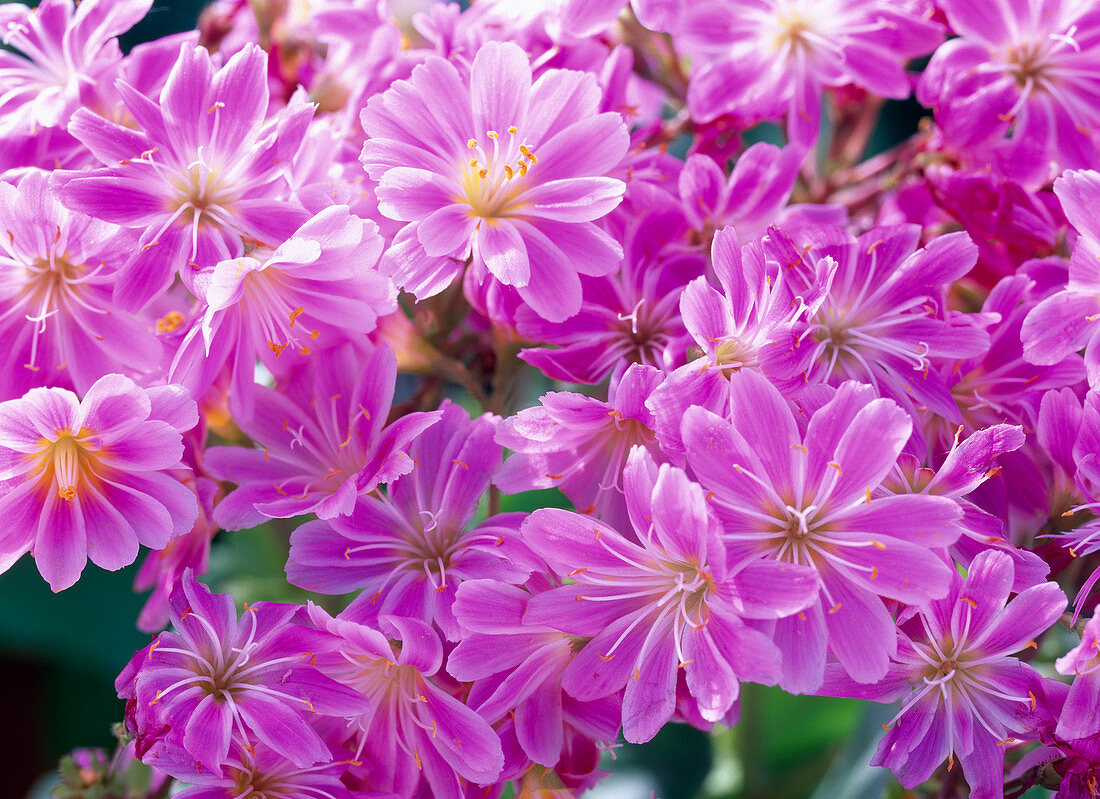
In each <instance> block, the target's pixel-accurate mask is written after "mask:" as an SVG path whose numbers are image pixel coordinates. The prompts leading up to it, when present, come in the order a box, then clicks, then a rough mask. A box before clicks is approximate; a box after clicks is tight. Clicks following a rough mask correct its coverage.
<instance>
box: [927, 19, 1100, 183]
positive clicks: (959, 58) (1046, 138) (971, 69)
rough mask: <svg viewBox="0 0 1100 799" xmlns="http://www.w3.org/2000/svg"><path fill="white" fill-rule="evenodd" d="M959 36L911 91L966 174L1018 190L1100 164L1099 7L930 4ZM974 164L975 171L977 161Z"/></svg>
mask: <svg viewBox="0 0 1100 799" xmlns="http://www.w3.org/2000/svg"><path fill="white" fill-rule="evenodd" d="M939 6H940V8H941V9H943V11H944V13H945V14H946V16H947V19H948V21H949V22H950V24H951V27H952V29H953V30H955V31H956V32H957V33H958V34H959V38H957V39H953V40H951V41H950V42H948V43H947V44H945V45H943V47H941V48H940V49H939V50H937V51H936V54H935V55H934V56H933V57H932V60H931V62H930V63H929V65H928V67H927V69H926V70H925V72H924V75H923V76H922V79H921V84H920V87H919V89H918V96H919V97H920V100H921V102H922V103H923V104H924V105H927V106H931V107H932V108H934V109H935V111H936V121H937V122H938V123H939V124H940V126H941V127H942V128H943V129H944V131H945V133H946V134H947V137H948V139H949V140H950V141H951V142H952V143H954V144H956V145H957V146H958V147H959V148H961V149H963V150H964V151H967V152H968V154H970V155H971V156H972V158H973V160H975V161H976V163H975V166H984V165H986V164H991V165H993V166H995V167H997V168H998V171H1000V172H1002V173H1007V174H1009V175H1010V176H1014V177H1016V178H1017V179H1019V180H1022V181H1024V182H1027V183H1035V184H1042V183H1044V182H1046V181H1047V180H1049V179H1050V178H1052V177H1054V175H1055V174H1057V171H1060V170H1062V169H1066V168H1070V169H1082V168H1093V169H1095V168H1097V167H1098V166H1100V154H1098V152H1097V149H1096V145H1095V140H1094V139H1093V136H1092V133H1093V131H1095V130H1096V129H1097V128H1098V127H1100V110H1098V108H1097V103H1096V98H1097V91H1098V89H1100V9H1097V8H1096V6H1095V5H1094V4H1092V3H1088V2H1063V1H1062V0H1059V1H1058V2H1047V3H1042V4H1040V5H1036V4H1035V3H1034V2H1031V0H996V2H993V3H975V2H972V0H940V2H939ZM983 162H984V163H983Z"/></svg>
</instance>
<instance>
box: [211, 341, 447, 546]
mask: <svg viewBox="0 0 1100 799" xmlns="http://www.w3.org/2000/svg"><path fill="white" fill-rule="evenodd" d="M396 378H397V359H396V357H395V356H394V353H393V350H391V349H390V348H389V347H386V346H379V347H375V348H373V349H371V350H370V351H369V352H368V353H367V354H366V355H365V356H364V355H362V354H361V353H360V352H358V351H357V350H356V348H354V347H353V346H352V345H351V344H346V345H344V346H342V347H339V348H337V349H334V350H329V351H327V352H325V353H324V354H323V355H318V357H316V358H312V359H310V360H309V361H308V362H307V363H306V365H305V366H304V367H302V368H301V369H299V370H298V371H297V372H296V373H292V374H291V375H290V376H289V379H288V380H287V382H286V384H285V385H284V386H283V387H282V391H281V392H280V391H276V390H275V389H270V388H266V387H263V386H258V387H257V388H256V396H257V403H256V414H255V415H254V416H253V418H252V420H251V421H250V422H249V423H247V424H245V425H244V431H245V432H246V433H248V434H249V435H250V436H251V437H252V438H253V439H254V440H255V441H256V442H257V443H259V444H262V445H263V448H262V449H255V448H246V447H212V448H210V449H208V450H207V452H206V465H207V467H208V468H209V469H210V472H211V474H213V475H214V476H215V477H217V478H218V479H221V480H229V481H230V482H233V483H236V484H237V485H238V488H237V489H236V490H235V491H232V492H230V493H229V494H228V495H227V496H226V497H225V499H223V500H222V501H221V502H219V503H218V505H217V507H216V508H214V521H216V522H217V523H218V524H220V525H221V526H222V527H223V528H224V529H227V530H241V529H244V528H246V527H254V526H256V525H257V524H260V523H261V522H262V521H264V520H265V519H269V518H275V519H289V518H291V517H293V516H300V515H302V514H305V513H316V514H317V515H318V516H319V517H320V518H322V519H331V518H333V517H334V516H344V515H347V514H349V513H351V512H352V509H353V508H354V507H355V500H356V497H358V496H360V495H362V494H368V493H370V492H371V491H373V490H374V489H375V487H376V486H377V485H378V484H379V483H387V482H389V481H390V480H393V479H394V478H397V477H399V476H401V475H403V474H405V473H407V472H409V471H411V470H412V468H413V462H412V458H410V457H409V456H408V453H407V450H408V446H409V444H410V443H411V441H412V440H413V439H414V438H415V437H416V435H417V434H419V433H420V432H422V431H423V430H425V429H426V428H428V427H430V426H431V425H433V424H435V422H436V421H437V420H438V419H439V416H440V412H439V411H433V412H431V413H410V414H406V415H405V416H402V417H401V418H400V419H398V420H397V421H395V422H394V423H393V424H391V425H388V426H387V425H386V417H387V416H388V415H389V412H390V403H391V401H392V399H393V390H394V381H395V380H396Z"/></svg>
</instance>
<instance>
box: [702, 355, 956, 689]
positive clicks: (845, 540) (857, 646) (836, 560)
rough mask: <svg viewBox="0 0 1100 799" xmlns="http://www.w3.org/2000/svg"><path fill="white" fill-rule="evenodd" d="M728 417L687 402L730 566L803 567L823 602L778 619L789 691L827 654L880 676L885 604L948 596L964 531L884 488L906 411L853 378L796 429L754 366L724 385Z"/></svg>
mask: <svg viewBox="0 0 1100 799" xmlns="http://www.w3.org/2000/svg"><path fill="white" fill-rule="evenodd" d="M730 415H731V418H732V421H727V420H725V419H723V418H721V417H719V416H717V415H715V414H713V413H711V412H710V411H707V410H705V409H703V408H689V409H688V411H687V413H686V414H685V416H684V420H683V425H682V431H683V440H684V444H685V445H686V447H687V463H688V466H689V467H690V468H691V470H692V472H693V474H694V475H695V476H696V478H697V479H698V480H699V482H700V483H701V484H702V485H703V487H704V488H705V489H707V490H708V491H711V492H713V497H712V498H711V501H710V503H709V504H710V506H711V507H712V508H713V509H714V511H715V513H716V515H717V516H718V518H719V519H720V520H721V521H722V524H723V528H724V530H723V540H724V541H725V545H726V550H727V557H728V558H729V560H730V562H731V563H732V564H738V563H742V562H744V561H746V560H754V559H756V558H760V557H767V558H772V559H775V560H779V561H783V562H788V563H794V564H799V565H802V566H809V567H811V568H812V569H814V570H815V571H816V572H817V576H818V579H819V580H820V594H819V596H818V598H817V600H816V601H815V602H814V603H813V604H812V605H811V606H810V607H808V608H807V609H806V610H805V612H803V613H799V614H798V615H797V616H790V617H788V618H785V619H780V620H779V621H778V622H777V623H776V631H775V635H776V643H777V644H778V645H779V649H780V650H781V651H782V652H783V656H784V661H783V668H784V674H783V679H782V680H781V681H780V685H782V686H783V687H784V688H785V689H786V690H789V691H792V692H795V691H812V690H814V689H816V688H817V686H818V685H820V684H821V680H822V675H823V673H824V668H825V653H826V647H828V649H829V650H830V651H831V652H832V653H833V654H834V655H835V656H836V657H837V659H838V660H839V661H840V663H841V664H842V666H843V667H844V668H845V669H846V670H847V672H848V674H850V675H851V676H852V677H853V678H854V679H855V680H856V681H857V682H868V683H870V682H875V681H877V680H879V679H881V678H882V677H883V676H884V675H885V674H886V669H887V665H888V663H889V658H890V655H892V654H893V653H894V650H895V646H896V638H897V630H896V627H895V624H894V619H893V618H892V616H891V613H890V611H889V610H888V609H887V607H886V605H885V603H884V602H883V599H884V598H888V599H894V600H898V601H901V602H908V603H918V604H919V603H923V602H926V601H928V600H929V599H933V598H939V597H942V596H944V594H946V593H947V591H948V589H949V588H950V585H951V574H952V573H953V569H952V568H951V566H950V565H948V563H947V562H946V560H945V556H944V554H943V553H942V550H943V549H945V548H946V547H949V546H951V545H952V544H954V543H955V541H956V540H957V539H958V537H959V532H960V531H959V528H958V527H957V525H956V524H955V523H956V521H957V520H958V518H959V516H960V515H961V511H960V509H959V506H958V505H957V504H956V503H955V502H954V500H952V499H949V498H948V497H937V496H931V495H926V494H910V495H906V496H900V495H892V496H881V495H879V494H878V488H879V486H880V485H881V483H882V481H883V480H884V478H886V476H887V475H888V474H889V473H890V471H891V469H892V468H893V467H894V464H895V462H896V461H897V459H898V455H899V454H900V453H901V449H902V446H903V445H904V444H905V442H906V440H907V439H908V438H909V434H910V431H911V430H912V423H911V421H910V420H909V417H908V415H907V414H906V413H905V411H904V410H902V409H901V408H900V407H898V405H897V404H896V403H894V402H891V401H890V400H888V399H882V398H879V399H876V398H875V397H874V391H873V390H872V389H871V387H870V386H865V385H860V384H858V383H856V382H854V381H849V382H847V383H844V384H842V385H841V386H840V388H839V389H838V390H837V391H836V393H835V395H834V396H833V398H832V399H831V400H830V401H829V402H828V403H826V404H825V405H823V406H822V407H820V408H819V409H818V410H817V411H816V412H815V413H814V414H813V416H812V417H811V418H810V420H809V422H808V424H807V425H806V427H805V428H804V429H802V428H801V427H800V424H799V420H798V419H797V418H796V415H795V412H794V411H793V410H792V408H791V406H790V404H789V403H788V402H787V401H786V400H784V399H783V397H782V396H781V395H780V394H779V392H778V391H777V390H776V389H775V387H774V386H772V385H771V384H770V383H769V382H768V380H767V379H766V378H765V377H764V376H763V375H761V374H760V373H759V372H756V371H753V370H742V371H740V372H738V373H736V374H734V375H732V376H731V377H730Z"/></svg>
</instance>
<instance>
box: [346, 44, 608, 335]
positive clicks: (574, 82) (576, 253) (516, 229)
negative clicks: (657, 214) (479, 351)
mask: <svg viewBox="0 0 1100 799" xmlns="http://www.w3.org/2000/svg"><path fill="white" fill-rule="evenodd" d="M599 102H600V90H599V87H598V85H597V84H596V81H595V78H594V77H593V76H592V75H587V74H585V73H582V72H574V71H571V70H549V71H547V72H545V73H544V74H543V75H542V76H540V77H539V79H538V80H536V81H534V82H533V83H532V76H531V65H530V63H529V62H528V59H527V56H526V55H525V54H524V52H523V50H521V49H520V48H519V47H518V46H517V45H515V44H512V43H510V42H490V43H488V44H486V45H484V46H483V47H482V48H481V49H480V50H479V51H478V53H477V56H476V57H475V58H474V62H473V66H472V67H471V71H470V75H469V76H468V77H465V76H463V75H462V74H461V73H460V72H459V71H458V69H457V68H456V67H455V65H454V64H452V63H450V62H449V61H445V60H443V59H441V58H429V59H428V60H427V61H426V62H425V63H424V64H422V65H420V66H418V67H417V68H416V69H414V70H413V73H412V76H411V77H410V78H409V79H408V80H407V81H397V82H396V83H394V85H393V86H392V87H391V88H390V89H389V90H388V91H386V92H385V93H384V94H381V95H376V96H375V97H373V98H371V100H370V102H369V103H368V104H367V108H366V109H365V110H364V111H363V117H362V121H363V127H364V128H365V129H366V132H367V135H368V136H369V138H368V140H367V142H366V144H365V145H364V146H363V154H362V156H361V160H362V162H363V165H364V166H365V167H366V169H367V172H368V174H369V175H370V176H371V178H372V179H374V180H377V181H378V184H379V185H378V190H377V194H378V200H379V203H378V208H379V210H380V211H381V213H382V214H383V215H384V216H387V217H389V218H391V219H396V220H399V221H403V222H407V223H408V224H407V225H406V226H405V227H404V228H403V229H402V230H401V232H400V233H399V234H398V235H397V238H396V239H395V241H394V245H393V246H392V247H391V249H390V251H389V253H388V255H387V261H386V262H388V263H389V267H388V268H389V270H390V271H391V273H392V274H393V276H394V279H395V281H396V282H397V283H398V284H399V285H401V286H403V287H404V288H405V289H406V290H408V291H410V292H412V293H414V294H415V295H416V296H417V297H418V298H421V299H422V298H424V297H429V296H431V295H433V294H437V293H439V292H440V291H442V290H443V289H444V288H446V287H447V286H448V285H450V283H451V282H452V281H453V280H454V279H455V278H456V277H457V276H458V275H459V274H461V271H462V267H463V264H464V262H465V261H466V258H467V257H468V256H470V255H472V257H473V261H472V266H473V269H474V273H473V274H474V277H475V279H476V280H477V282H478V283H484V282H486V281H488V280H495V281H499V282H500V283H503V284H505V285H508V286H513V287H514V288H515V289H516V290H517V291H518V292H519V296H520V297H521V298H522V299H523V300H524V302H526V303H527V304H528V305H529V306H530V307H531V308H532V309H533V310H534V311H535V312H536V313H538V314H539V315H540V316H542V317H543V318H545V319H548V320H551V321H562V320H564V319H567V318H569V317H570V316H572V315H573V314H575V313H577V311H578V310H580V307H581V282H580V277H579V275H605V274H608V273H610V272H613V271H614V270H615V269H616V268H617V267H618V266H619V261H620V260H621V259H622V254H623V253H622V248H621V247H620V245H619V244H618V243H617V242H616V241H615V240H614V239H613V238H612V237H611V236H610V235H608V234H607V233H606V232H604V231H603V230H602V229H601V228H599V227H598V226H597V225H595V224H594V222H595V221H596V220H598V219H600V218H601V217H603V216H605V215H607V213H608V212H610V211H611V210H612V209H613V208H615V207H616V206H617V205H618V204H619V202H620V200H621V199H622V195H623V192H624V190H625V188H626V186H625V184H624V183H623V182H622V181H621V180H617V179H615V178H612V177H608V176H607V173H608V172H609V171H610V170H612V169H614V168H615V167H617V166H618V165H619V163H620V162H621V161H622V159H623V157H624V156H625V155H626V150H627V146H628V143H629V142H628V136H627V131H626V126H625V125H624V124H623V121H622V118H621V117H620V116H619V115H618V114H616V113H613V112H606V113H602V114H601V113H599ZM384 263H385V262H384Z"/></svg>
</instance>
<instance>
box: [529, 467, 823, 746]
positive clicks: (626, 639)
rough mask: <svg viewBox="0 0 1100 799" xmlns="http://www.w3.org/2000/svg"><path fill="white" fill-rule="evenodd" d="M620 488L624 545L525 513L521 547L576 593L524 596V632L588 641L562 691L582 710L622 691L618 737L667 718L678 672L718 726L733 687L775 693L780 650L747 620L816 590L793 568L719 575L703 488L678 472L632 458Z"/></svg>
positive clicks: (760, 565)
mask: <svg viewBox="0 0 1100 799" xmlns="http://www.w3.org/2000/svg"><path fill="white" fill-rule="evenodd" d="M624 481H625V482H626V499H627V504H628V507H629V509H630V526H631V527H632V528H633V530H632V531H630V532H629V533H627V534H623V533H621V532H619V531H617V530H615V529H613V528H611V527H609V526H607V525H605V524H602V523H600V522H597V521H595V520H593V519H591V518H588V517H585V516H581V515H579V514H576V513H569V512H567V511H564V510H558V509H556V508H542V509H539V510H536V511H535V512H534V513H533V514H531V516H530V518H529V519H528V521H527V522H526V523H525V524H524V527H523V536H524V540H525V541H526V542H527V543H528V545H529V546H530V547H531V548H532V549H533V550H534V551H535V552H536V553H537V554H538V555H540V556H542V558H543V559H545V560H546V562H547V563H548V564H549V565H550V566H551V567H552V568H553V569H554V570H555V571H556V572H557V573H558V574H560V575H562V576H563V577H568V578H569V579H570V580H572V581H574V583H575V584H571V585H566V586H563V587H561V588H556V589H553V590H551V591H546V592H543V593H539V594H536V595H534V596H533V597H531V600H530V601H529V603H528V606H527V611H526V613H525V614H524V623H525V624H532V625H537V626H542V625H545V626H550V627H554V628H556V629H559V630H562V631H563V632H567V633H570V634H571V635H576V636H583V637H584V638H586V639H591V640H588V641H586V642H585V643H584V646H583V648H582V649H580V651H579V652H578V653H577V656H576V657H575V658H574V659H573V660H572V661H571V662H570V663H569V665H568V666H567V667H566V669H565V671H564V673H563V679H562V687H563V688H564V689H565V690H566V691H567V692H568V693H570V694H571V695H572V696H574V697H576V698H577V699H581V700H586V701H587V700H594V699H599V698H601V697H604V696H609V695H612V694H615V693H617V692H618V691H620V690H622V689H623V688H625V689H626V692H625V695H624V698H623V735H624V736H625V737H626V739H627V740H628V741H630V742H632V743H641V742H644V741H648V740H649V739H650V738H652V737H653V736H654V735H656V734H657V731H658V730H659V729H660V728H661V727H662V726H663V725H664V724H665V722H667V721H668V720H669V719H670V718H671V717H672V714H673V711H674V710H675V707H676V698H677V695H676V682H677V673H678V669H679V668H683V670H684V673H685V675H686V677H687V685H688V690H689V691H690V693H691V696H692V698H693V700H694V702H695V703H696V704H697V706H698V707H697V712H698V713H700V714H701V715H702V717H703V718H704V719H706V720H707V721H710V722H714V721H721V720H723V719H725V718H726V716H727V714H728V713H729V712H730V710H731V709H732V708H733V706H734V702H735V701H736V700H737V696H738V693H739V683H740V682H741V681H744V680H754V681H757V682H764V683H768V684H772V685H774V684H775V682H776V681H777V679H778V678H779V676H780V672H781V668H780V658H779V651H778V650H777V648H776V647H775V645H774V644H773V643H772V642H771V640H770V639H769V638H768V636H766V635H765V634H763V633H761V632H760V631H759V630H756V629H754V628H752V627H750V626H749V625H747V624H746V623H745V621H744V620H745V619H777V618H781V617H784V616H788V615H790V614H793V613H796V612H798V611H800V610H802V609H803V608H805V607H807V606H808V605H810V604H811V603H812V602H814V600H815V596H816V594H817V590H818V587H817V580H816V578H815V576H814V574H813V572H812V571H811V570H809V569H807V568H805V566H801V565H792V564H781V563H775V562H772V561H767V560H762V559H754V560H753V561H752V562H749V561H747V560H746V561H742V562H740V563H736V564H729V565H727V559H726V557H725V549H724V547H723V545H722V538H721V529H720V527H719V525H718V524H717V522H716V520H715V519H714V518H713V517H712V515H711V513H710V511H709V509H708V506H707V501H706V497H705V495H704V492H703V489H702V488H700V487H699V486H698V485H696V484H694V483H692V482H691V481H689V480H688V478H687V475H686V474H685V473H684V472H683V471H682V470H680V469H677V468H675V467H672V466H669V465H668V464H664V465H662V466H661V467H659V468H658V467H657V464H656V463H654V461H653V460H652V458H651V457H650V456H649V455H648V454H647V453H646V452H645V451H644V450H643V449H641V448H640V447H635V448H634V450H633V451H632V452H631V456H630V462H629V463H628V465H627V467H626V470H625V472H624ZM536 629H537V627H536Z"/></svg>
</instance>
